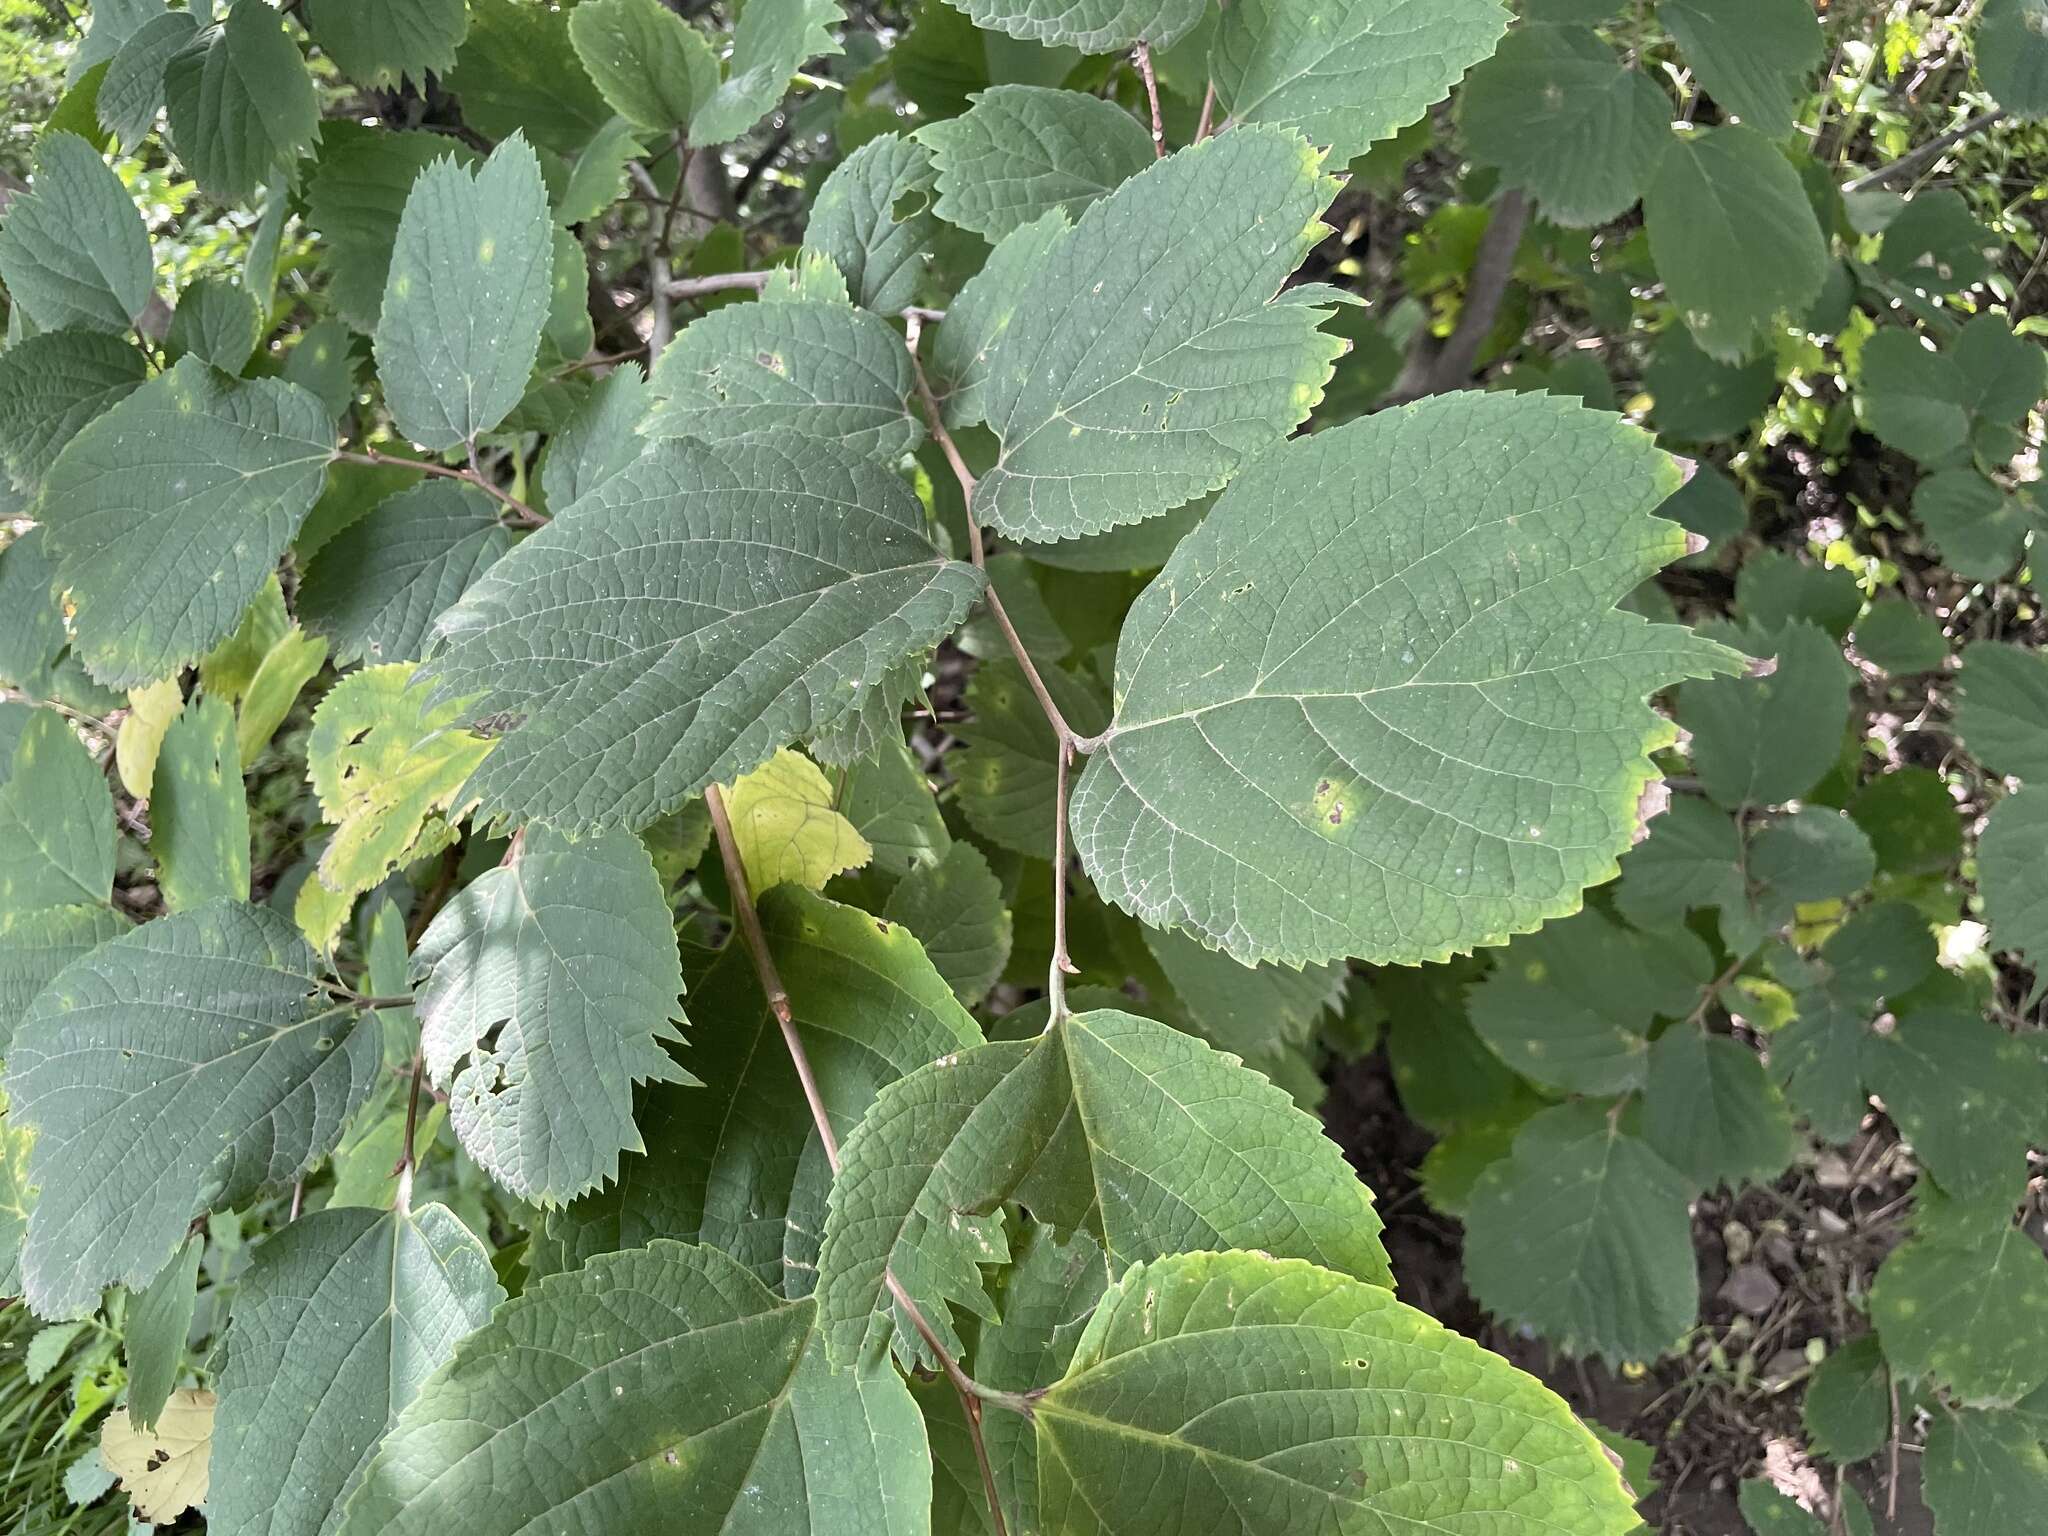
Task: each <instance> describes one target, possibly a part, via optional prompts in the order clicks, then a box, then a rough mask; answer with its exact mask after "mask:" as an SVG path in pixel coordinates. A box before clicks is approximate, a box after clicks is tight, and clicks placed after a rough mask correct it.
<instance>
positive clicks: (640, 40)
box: [569, 0, 719, 134]
mask: <svg viewBox="0 0 2048 1536" xmlns="http://www.w3.org/2000/svg"><path fill="white" fill-rule="evenodd" d="M569 41H570V42H571V43H572V44H573V45H574V46H575V49H576V57H577V58H579V59H581V60H582V61H583V67H584V69H586V70H587V71H589V73H590V78H591V79H592V80H594V81H596V82H597V88H598V89H599V90H600V91H602V92H603V93H604V99H605V100H606V101H608V102H610V103H611V104H612V106H613V108H614V109H615V110H616V111H617V112H618V113H619V115H620V116H622V117H624V118H625V119H626V121H628V122H629V123H631V124H633V126H635V127H636V128H642V129H645V130H646V131H647V132H648V133H651V134H665V133H674V132H676V131H677V130H679V129H682V128H685V127H687V126H688V125H689V121H690V114H691V113H692V112H694V111H695V110H696V109H697V108H698V107H699V106H701V105H703V104H704V103H705V102H706V101H708V100H709V99H710V98H711V95H712V93H713V92H714V91H716V90H717V89H718V83H719V82H718V55H717V54H716V53H714V52H712V50H711V44H710V43H709V42H707V41H706V40H705V38H704V35H703V34H702V33H701V32H699V31H698V30H697V29H696V28H695V27H692V26H691V25H690V24H689V23H688V22H686V21H684V20H683V19H682V17H680V16H678V15H677V14H676V13H675V12H674V11H672V10H670V9H669V8H668V7H667V6H665V5H663V4H662V3H661V0H594V3H591V4H586V5H579V6H578V7H577V8H576V9H575V10H574V11H572V12H570V14H569Z"/></svg>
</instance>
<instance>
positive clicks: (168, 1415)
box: [100, 1387, 214, 1525]
mask: <svg viewBox="0 0 2048 1536" xmlns="http://www.w3.org/2000/svg"><path fill="white" fill-rule="evenodd" d="M213 1402H214V1399H213V1394H212V1393H211V1392H202V1391H198V1390H196V1389H194V1388H191V1387H180V1388H179V1389H178V1390H177V1391H175V1392H173V1393H172V1394H171V1400H170V1401H169V1402H168V1403H166V1404H165V1405H164V1411H163V1413H162V1414H161V1415H160V1416H159V1417H158V1419H157V1421H156V1428H155V1429H154V1430H153V1431H152V1430H144V1429H138V1428H136V1426H135V1424H134V1423H133V1421H131V1420H130V1419H129V1417H128V1410H127V1409H126V1408H125V1407H122V1408H116V1409H115V1410H114V1411H113V1412H112V1413H110V1414H108V1415H107V1420H106V1423H105V1424H104V1425H103V1426H101V1429H100V1459H101V1460H102V1461H104V1462H105V1463H106V1464H107V1470H108V1471H110V1472H112V1473H113V1474H114V1476H116V1477H118V1478H119V1479H120V1480H121V1487H122V1489H123V1491H125V1492H126V1493H127V1495H128V1502H129V1503H131V1504H133V1505H134V1506H135V1512H136V1513H137V1514H138V1515H140V1516H142V1518H143V1519H145V1520H147V1521H149V1522H150V1523H151V1524H152V1525H169V1524H170V1523H171V1522H172V1521H173V1520H176V1519H177V1518H178V1516H180V1515H182V1514H183V1513H184V1512H185V1511H186V1510H188V1509H190V1508H192V1507H193V1506H194V1505H196V1504H201V1503H203V1502H205V1499H206V1477H207V1459H208V1455H209V1452H210V1451H211V1450H212V1444H213Z"/></svg>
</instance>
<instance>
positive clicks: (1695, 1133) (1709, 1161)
mask: <svg viewBox="0 0 2048 1536" xmlns="http://www.w3.org/2000/svg"><path fill="white" fill-rule="evenodd" d="M1643 1139H1644V1140H1645V1141H1647V1142H1648V1143H1649V1144H1650V1146H1651V1147H1652V1148H1653V1149H1654V1150H1655V1151H1656V1153H1657V1155H1658V1156H1659V1157H1661V1158H1663V1159H1664V1161H1665V1162H1667V1163H1669V1164H1671V1166H1672V1167H1674V1168H1676V1169H1678V1170H1679V1171H1680V1172H1681V1173H1685V1174H1688V1175H1690V1176H1691V1177H1692V1179H1693V1180H1694V1181H1695V1182H1696V1183H1697V1184H1698V1185H1699V1186H1700V1187H1701V1188H1702V1189H1712V1188H1714V1187H1715V1186H1716V1185H1719V1184H1727V1185H1731V1186H1733V1185H1739V1184H1742V1183H1744V1182H1752V1183H1765V1182H1767V1181H1769V1180H1771V1179H1774V1178H1776V1177H1777V1176H1778V1175H1779V1174H1781V1173H1783V1172H1784V1171H1785V1168H1786V1165H1787V1164H1789V1163H1790V1162H1791V1161H1792V1149H1793V1139H1792V1115H1791V1112H1790V1111H1789V1110H1787V1109H1786V1108H1785V1100H1784V1098H1783V1097H1782V1096H1781V1095H1780V1093H1779V1092H1778V1085H1777V1084H1776V1083H1774V1082H1772V1081H1771V1080H1770V1077H1769V1076H1768V1075H1767V1074H1766V1073H1765V1071H1764V1064H1763V1062H1762V1060H1761V1059H1760V1058H1759V1057H1758V1056H1757V1054H1756V1052H1755V1051H1753V1050H1751V1049H1750V1048H1749V1047H1748V1046H1746V1045H1744V1044H1742V1043H1741V1042H1740V1041H1737V1040H1731V1039H1729V1038H1728V1037H1727V1036H1726V1035H1709V1034H1706V1033H1705V1032H1703V1031H1702V1030H1700V1029H1698V1028H1696V1027H1694V1025H1692V1024H1691V1023H1690V1022H1680V1023H1678V1024H1674V1025H1673V1026H1672V1027H1671V1028H1670V1029H1667V1030H1666V1031H1665V1032H1664V1033H1663V1034H1662V1035H1660V1036H1659V1037H1658V1039H1657V1043H1656V1044H1655V1045H1653V1046H1652V1047H1651V1048H1650V1071H1649V1080H1648V1085H1647V1087H1646V1089H1645V1091H1644V1095H1643Z"/></svg>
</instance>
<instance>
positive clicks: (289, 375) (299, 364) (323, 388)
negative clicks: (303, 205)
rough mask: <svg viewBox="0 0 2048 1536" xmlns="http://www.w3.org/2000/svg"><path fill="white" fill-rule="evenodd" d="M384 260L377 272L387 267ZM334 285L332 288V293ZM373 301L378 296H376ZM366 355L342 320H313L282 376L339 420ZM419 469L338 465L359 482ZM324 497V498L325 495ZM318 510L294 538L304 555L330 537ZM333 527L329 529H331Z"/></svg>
mask: <svg viewBox="0 0 2048 1536" xmlns="http://www.w3.org/2000/svg"><path fill="white" fill-rule="evenodd" d="M383 270H384V269H383V267H382V266H381V265H380V266H379V268H378V271H379V273H380V274H381V273H382V271H383ZM333 293H334V290H332V289H330V290H329V296H330V297H332V296H333ZM371 303H372V304H373V305H374V304H375V303H376V299H375V298H374V297H373V298H372V300H371ZM361 362H362V358H361V357H360V356H359V355H358V353H357V351H356V348H355V345H354V342H353V339H352V338H351V337H350V335H349V329H348V327H347V326H345V325H343V324H342V323H341V322H340V321H339V320H334V319H327V320H319V321H315V322H314V323H313V324H312V325H311V326H308V327H307V328H306V330H305V331H304V332H303V333H301V335H300V337H299V339H298V341H297V343H295V344H294V345H293V347H292V349H291V351H289V352H287V353H286V354H285V359H284V368H283V370H282V371H281V375H280V376H281V377H282V378H284V379H285V381H286V382H288V383H292V384H296V385H298V386H299V387H300V388H301V389H304V390H307V391H309V392H310V393H312V394H315V395H318V396H319V397H320V403H321V404H322V405H324V406H326V407H327V413H328V414H329V415H330V416H333V417H334V418H335V419H336V420H337V421H338V420H339V419H340V418H341V417H342V415H343V414H344V413H346V412H347V410H348V408H349V406H350V405H352V404H353V403H354V402H355V398H356V370H357V368H358V366H359V365H360V364H361ZM414 473H415V472H414V471H410V470H403V469H394V468H392V466H390V465H388V464H345V465H344V464H337V465H336V466H335V478H336V480H337V481H344V475H345V476H346V479H347V480H353V481H355V482H356V483H358V484H364V483H368V482H369V481H370V479H371V477H373V476H385V475H390V476H401V475H402V476H408V477H410V476H412V475H413V474H414ZM322 499H323V500H324V499H325V498H324V497H323V498H322ZM320 520H321V519H320V512H319V507H318V505H317V504H316V506H315V508H314V510H313V512H312V514H311V515H309V516H308V518H307V519H306V527H305V528H304V529H303V530H301V533H300V537H299V538H298V539H297V540H295V541H294V543H293V546H292V547H293V548H294V549H295V550H296V551H297V552H298V553H299V554H300V555H301V556H303V557H305V558H307V559H311V558H312V556H313V554H314V553H315V552H316V551H317V550H318V549H319V548H320V545H321V544H322V543H324V542H326V539H325V537H324V536H322V537H319V538H315V537H313V535H314V525H315V524H316V523H317V522H319V521H320ZM333 531H334V530H332V529H329V530H327V532H328V533H330V534H331V533H332V532H333Z"/></svg>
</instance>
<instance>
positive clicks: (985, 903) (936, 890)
mask: <svg viewBox="0 0 2048 1536" xmlns="http://www.w3.org/2000/svg"><path fill="white" fill-rule="evenodd" d="M882 916H884V917H885V918H887V919H888V920H889V921H890V922H892V923H901V924H902V925H903V926H904V927H906V928H908V929H909V930H910V931H911V933H912V934H913V935H915V936H916V938H917V941H918V943H919V944H921V945H923V946H924V952H925V954H926V955H928V956H929V957H930V958H931V962H932V964H933V965H934V966H936V967H937V968H938V972H939V974H940V975H941V976H943V977H945V978H946V982H947V984H948V985H949V986H951V987H952V989H953V995H954V996H955V997H957V998H959V999H960V1001H961V1002H962V1003H964V1004H966V1005H967V1006H968V1007H970V1008H972V1007H973V1006H974V1005H975V1004H976V1003H979V1002H980V1001H981V1000H982V999H983V998H984V997H986V996H987V995H988V990H989V988H990V987H992V986H994V985H995V983H996V978H997V977H999V976H1001V975H1002V974H1003V967H1004V966H1005V965H1006V964H1008V963H1009V959H1010V913H1009V909H1008V908H1007V907H1005V906H1004V905H1003V884H1002V882H1001V881H1000V880H998V879H997V878H996V877H995V876H994V875H993V874H992V873H990V871H989V867H988V860H987V859H985V858H983V857H982V856H981V853H980V851H979V850H978V849H976V848H975V847H974V845H973V844H972V843H955V844H953V846H952V847H951V848H949V849H947V850H946V854H945V856H944V857H943V858H942V859H940V860H939V861H938V862H937V863H935V864H923V863H920V864H917V865H915V866H913V867H912V868H911V870H910V872H909V873H908V874H906V875H905V876H904V877H903V878H902V879H901V880H899V881H898V882H897V883H896V889H895V890H893V891H891V892H890V893H889V899H888V901H887V902H886V903H884V905H883V907H882Z"/></svg>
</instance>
